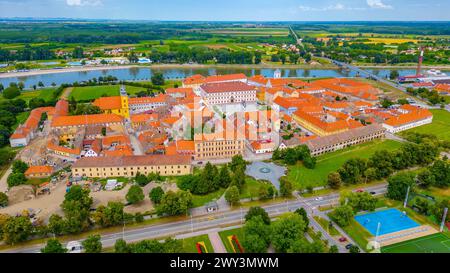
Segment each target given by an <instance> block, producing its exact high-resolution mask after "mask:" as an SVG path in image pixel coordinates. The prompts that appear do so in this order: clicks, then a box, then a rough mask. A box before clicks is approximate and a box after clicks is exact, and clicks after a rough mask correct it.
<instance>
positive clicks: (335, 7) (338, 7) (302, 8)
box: [298, 3, 365, 11]
mask: <svg viewBox="0 0 450 273" xmlns="http://www.w3.org/2000/svg"><path fill="white" fill-rule="evenodd" d="M298 9H299V10H300V11H329V10H364V9H365V8H360V7H347V6H344V5H343V4H341V3H337V4H334V5H330V6H327V7H321V8H316V7H310V6H299V7H298Z"/></svg>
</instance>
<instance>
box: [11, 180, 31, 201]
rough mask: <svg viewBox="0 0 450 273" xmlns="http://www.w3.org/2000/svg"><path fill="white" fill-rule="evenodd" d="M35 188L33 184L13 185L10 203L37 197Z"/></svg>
mask: <svg viewBox="0 0 450 273" xmlns="http://www.w3.org/2000/svg"><path fill="white" fill-rule="evenodd" d="M34 194H35V192H34V188H33V186H31V185H21V186H17V187H12V188H11V189H10V190H9V192H8V199H9V204H10V205H14V204H18V203H21V202H24V201H28V200H31V199H34V198H35V195H34Z"/></svg>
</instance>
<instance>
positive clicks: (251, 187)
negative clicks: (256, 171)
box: [240, 177, 264, 199]
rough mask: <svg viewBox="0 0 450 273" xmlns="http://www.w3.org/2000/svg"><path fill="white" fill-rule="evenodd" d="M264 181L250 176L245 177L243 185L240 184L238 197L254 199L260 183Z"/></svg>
mask: <svg viewBox="0 0 450 273" xmlns="http://www.w3.org/2000/svg"><path fill="white" fill-rule="evenodd" d="M263 183H264V182H261V181H258V180H256V179H254V178H252V177H246V178H245V184H244V186H242V189H241V194H240V198H241V199H245V198H251V199H255V198H258V196H259V194H258V193H259V187H260V186H261V184H263Z"/></svg>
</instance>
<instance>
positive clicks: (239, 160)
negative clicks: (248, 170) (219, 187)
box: [228, 155, 247, 173]
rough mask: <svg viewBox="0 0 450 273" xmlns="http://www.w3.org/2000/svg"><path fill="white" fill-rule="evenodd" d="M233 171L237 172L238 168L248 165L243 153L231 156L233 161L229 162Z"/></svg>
mask: <svg viewBox="0 0 450 273" xmlns="http://www.w3.org/2000/svg"><path fill="white" fill-rule="evenodd" d="M228 164H229V167H230V170H231V172H233V173H235V172H236V171H237V170H238V169H244V170H245V167H246V166H247V162H246V161H245V160H244V158H243V157H242V155H235V156H233V157H232V158H231V162H230V163H228Z"/></svg>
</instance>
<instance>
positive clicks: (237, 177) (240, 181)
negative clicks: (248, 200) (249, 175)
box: [230, 168, 245, 189]
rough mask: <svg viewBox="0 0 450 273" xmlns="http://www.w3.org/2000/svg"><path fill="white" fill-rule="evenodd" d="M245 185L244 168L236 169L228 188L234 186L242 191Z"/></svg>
mask: <svg viewBox="0 0 450 273" xmlns="http://www.w3.org/2000/svg"><path fill="white" fill-rule="evenodd" d="M244 184H245V172H244V168H237V169H236V171H235V172H234V175H233V179H232V182H231V184H230V186H236V187H238V189H242V186H244Z"/></svg>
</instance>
